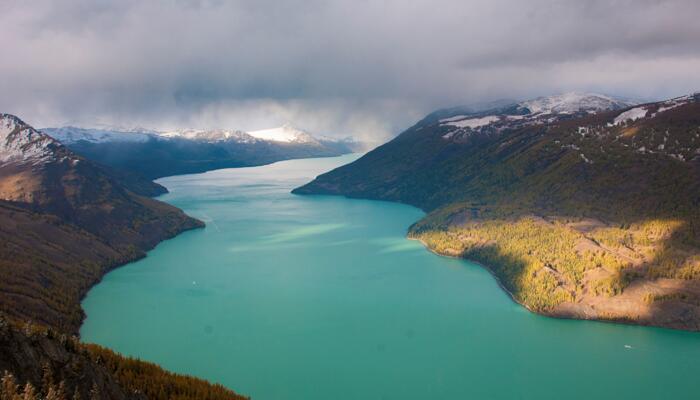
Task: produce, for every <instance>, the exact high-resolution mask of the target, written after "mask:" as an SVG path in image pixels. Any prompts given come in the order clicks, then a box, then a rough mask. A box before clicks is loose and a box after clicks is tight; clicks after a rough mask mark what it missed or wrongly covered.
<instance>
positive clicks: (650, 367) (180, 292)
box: [81, 156, 700, 400]
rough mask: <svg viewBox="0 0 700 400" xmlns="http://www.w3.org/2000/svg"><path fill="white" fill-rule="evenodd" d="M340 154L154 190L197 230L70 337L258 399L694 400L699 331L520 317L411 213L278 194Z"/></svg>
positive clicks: (99, 291) (145, 263) (89, 302)
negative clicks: (417, 226)
mask: <svg viewBox="0 0 700 400" xmlns="http://www.w3.org/2000/svg"><path fill="white" fill-rule="evenodd" d="M355 158H356V156H343V157H337V158H325V159H309V160H295V161H286V162H280V163H277V164H273V165H268V166H263V167H256V168H241V169H225V170H218V171H212V172H207V173H204V174H196V175H184V176H176V177H170V178H165V179H161V180H160V181H159V182H160V183H162V184H163V185H165V186H166V187H167V188H168V189H169V190H170V193H169V194H167V195H165V196H162V197H161V200H164V201H166V202H169V203H171V204H174V205H175V206H177V207H180V208H182V209H184V210H185V211H186V212H187V213H188V214H189V215H191V216H194V217H196V218H200V219H202V220H203V221H205V222H206V223H207V227H206V228H205V229H203V230H197V231H191V232H186V233H184V234H182V235H180V236H178V237H176V238H174V239H172V240H169V241H166V242H164V243H162V244H161V245H159V246H158V247H157V248H156V249H155V250H153V251H151V252H149V254H148V257H146V258H145V259H143V260H140V261H137V262H134V263H131V264H129V265H127V266H125V267H122V268H119V269H117V270H115V271H113V272H111V273H110V274H108V275H107V276H106V277H105V278H104V280H103V281H102V282H101V283H100V284H99V285H98V286H96V287H95V288H94V289H93V290H92V291H90V293H89V295H88V296H87V298H86V299H85V301H84V302H83V307H84V309H85V310H86V312H87V314H88V318H87V320H86V322H85V324H84V326H83V328H82V330H81V335H82V338H83V339H84V340H85V341H87V342H95V343H99V344H102V345H105V346H107V347H110V348H112V349H114V350H116V351H119V352H122V353H124V354H127V355H131V356H137V357H139V358H142V359H145V360H148V361H153V362H156V363H158V364H160V365H162V366H163V367H165V368H167V369H170V370H174V371H176V372H181V373H187V374H192V375H196V376H199V377H202V378H206V379H209V380H212V381H216V382H220V383H222V384H224V385H226V386H228V387H230V388H232V389H234V390H236V391H237V392H239V393H242V394H245V395H249V396H252V398H253V399H262V400H270V399H339V400H343V399H360V398H362V399H519V398H522V399H535V398H536V399H561V398H567V399H590V398H597V399H620V398H635V399H657V398H673V399H686V398H687V399H690V398H696V397H695V395H696V394H697V393H698V391H699V390H700V381H699V380H698V379H697V377H698V375H699V373H700V363H698V360H700V335H699V334H696V333H689V332H680V331H672V330H664V329H655V328H645V327H636V326H624V325H615V324H605V323H597V322H586V321H568V320H555V319H550V318H545V317H541V316H538V315H534V314H531V313H529V312H527V311H526V310H525V309H523V308H522V307H520V306H518V305H517V304H515V303H513V302H512V301H511V300H510V299H509V298H508V297H507V295H506V294H505V293H504V292H503V291H502V290H501V289H500V288H499V287H498V285H497V284H496V282H495V281H494V279H493V278H492V277H491V275H490V274H489V273H488V272H487V271H485V270H484V269H483V268H481V267H480V266H478V265H476V264H473V263H470V262H467V261H462V260H456V259H449V258H444V257H439V256H436V255H434V254H432V253H430V252H429V251H427V250H426V249H425V248H423V246H422V245H420V244H419V243H417V242H414V241H409V240H407V239H406V238H405V233H406V230H407V228H408V226H409V225H410V224H411V223H413V222H415V221H416V220H418V219H419V218H421V217H422V215H423V213H422V212H421V211H420V210H418V209H415V208H412V207H409V206H406V205H400V204H393V203H386V202H376V201H365V200H351V199H345V198H342V197H327V196H296V195H292V194H290V190H291V189H292V188H294V187H296V186H299V185H301V184H303V183H305V182H307V181H309V180H311V179H312V178H313V177H315V176H316V175H318V174H320V173H322V172H325V171H328V170H330V169H332V168H335V167H337V166H340V165H342V164H345V163H347V162H350V161H352V160H354V159H355Z"/></svg>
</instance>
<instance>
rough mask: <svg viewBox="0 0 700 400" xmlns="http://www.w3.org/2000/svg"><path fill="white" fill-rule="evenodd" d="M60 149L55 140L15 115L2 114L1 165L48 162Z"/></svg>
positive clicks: (0, 137)
mask: <svg viewBox="0 0 700 400" xmlns="http://www.w3.org/2000/svg"><path fill="white" fill-rule="evenodd" d="M58 147H61V146H60V144H58V143H57V142H56V141H55V140H54V139H52V138H51V137H49V136H47V135H45V134H43V133H41V132H39V131H36V130H35V129H34V128H32V127H31V126H29V125H27V124H25V123H24V122H22V120H20V119H19V118H17V117H15V116H14V115H10V114H0V165H2V164H9V163H16V164H23V163H32V164H40V163H43V162H47V161H49V160H51V159H53V158H54V157H55V150H56V149H57V148H58Z"/></svg>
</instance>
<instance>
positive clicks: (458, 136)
mask: <svg viewBox="0 0 700 400" xmlns="http://www.w3.org/2000/svg"><path fill="white" fill-rule="evenodd" d="M634 104H635V103H631V102H628V101H625V100H621V99H616V98H613V97H610V96H606V95H602V94H595V93H578V92H570V93H564V94H558V95H553V96H547V97H538V98H536V99H532V100H525V101H521V102H519V103H514V104H512V105H510V106H504V107H500V108H497V109H493V110H487V111H484V112H480V113H476V114H464V115H456V116H450V117H448V118H442V119H440V120H438V124H439V125H440V126H443V127H446V128H448V129H449V130H448V131H447V132H446V133H445V134H443V138H445V139H450V140H453V141H458V142H459V141H464V140H467V139H468V138H469V137H470V136H471V135H473V134H474V133H483V134H490V135H492V134H499V133H501V132H502V131H504V130H507V129H516V128H521V127H524V126H528V125H542V124H550V123H553V122H556V121H561V120H564V119H570V118H575V117H580V116H583V115H587V114H597V113H600V112H605V111H611V110H620V109H625V108H629V107H631V106H633V105H634Z"/></svg>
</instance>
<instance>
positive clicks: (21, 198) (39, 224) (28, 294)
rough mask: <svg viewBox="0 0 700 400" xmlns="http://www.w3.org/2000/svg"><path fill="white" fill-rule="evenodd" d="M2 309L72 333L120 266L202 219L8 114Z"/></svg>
mask: <svg viewBox="0 0 700 400" xmlns="http://www.w3.org/2000/svg"><path fill="white" fill-rule="evenodd" d="M0 220H2V221H3V223H2V224H1V225H0V236H1V237H2V238H3V241H2V245H1V247H0V251H2V253H1V254H0V255H1V257H0V260H1V261H0V268H1V270H2V274H3V277H4V279H3V280H2V281H1V282H0V293H2V294H3V295H2V296H0V310H2V311H4V312H6V313H7V314H8V315H10V316H13V317H17V318H19V319H24V320H27V319H29V320H35V321H37V322H42V323H44V324H46V325H49V326H53V327H56V328H60V329H61V330H64V331H68V332H77V330H78V327H79V325H80V323H81V321H82V317H83V314H82V310H80V304H79V301H80V299H81V298H82V296H83V295H84V294H85V293H86V291H87V290H88V289H89V287H90V286H92V285H93V284H94V283H95V282H97V281H98V280H99V279H100V277H101V276H102V275H103V274H104V273H105V272H106V271H108V270H109V269H110V268H113V267H115V266H116V265H119V264H121V263H124V262H127V261H129V260H133V259H134V258H137V257H142V256H143V255H144V254H145V250H147V249H150V248H152V247H153V246H155V245H156V244H157V243H158V242H160V241H161V240H163V239H166V238H169V237H172V236H174V235H176V234H177V233H179V232H182V231H184V230H187V229H192V228H197V227H200V226H202V223H201V222H199V221H197V220H194V219H192V218H189V217H187V216H186V215H185V214H184V213H183V212H182V211H180V210H178V209H177V208H175V207H172V206H169V205H167V204H164V203H161V202H158V201H155V200H152V199H149V198H146V197H142V196H139V195H136V194H134V193H132V192H131V191H129V190H128V189H126V188H125V187H124V186H123V185H122V184H121V183H120V182H118V181H117V180H116V179H115V178H114V177H113V176H111V175H108V174H106V173H105V172H104V170H103V169H102V167H98V166H96V165H95V164H93V163H92V162H90V161H88V160H86V159H84V158H82V157H80V156H77V155H75V154H73V153H72V152H71V151H70V150H68V149H67V148H66V147H64V146H62V145H61V144H60V143H58V142H56V141H55V140H53V139H51V138H50V137H48V136H46V135H44V134H42V133H41V132H38V131H36V130H34V129H33V128H32V127H30V126H29V125H27V124H25V123H24V122H22V121H21V120H20V119H18V118H17V117H14V116H11V115H7V114H0Z"/></svg>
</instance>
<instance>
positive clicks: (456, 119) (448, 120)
mask: <svg viewBox="0 0 700 400" xmlns="http://www.w3.org/2000/svg"><path fill="white" fill-rule="evenodd" d="M467 117H468V116H467V115H457V116H454V117H450V118H443V119H441V120H440V121H439V122H440V123H443V122H452V121H459V120H460V119H465V118H467Z"/></svg>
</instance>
